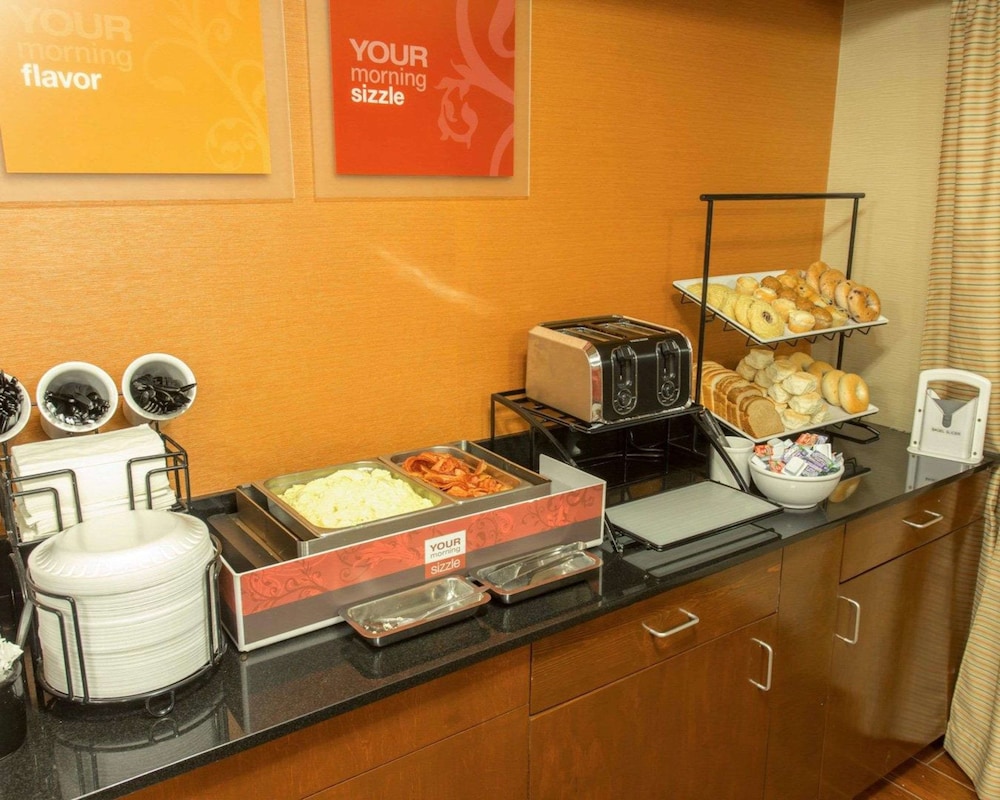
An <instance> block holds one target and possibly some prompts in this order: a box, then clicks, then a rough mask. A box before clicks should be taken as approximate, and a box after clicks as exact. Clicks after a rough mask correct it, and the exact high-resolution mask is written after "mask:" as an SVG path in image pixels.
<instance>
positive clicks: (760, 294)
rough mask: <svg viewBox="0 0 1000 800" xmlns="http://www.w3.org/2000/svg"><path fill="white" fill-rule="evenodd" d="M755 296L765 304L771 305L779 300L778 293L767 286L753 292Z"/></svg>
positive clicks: (759, 287)
mask: <svg viewBox="0 0 1000 800" xmlns="http://www.w3.org/2000/svg"><path fill="white" fill-rule="evenodd" d="M753 296H754V297H756V298H757V299H758V300H763V301H764V302H765V303H771V302H773V301H774V300H776V299H777V297H778V293H777V292H776V291H775V290H774V289H771V288H769V287H767V286H758V287H757V288H756V289H754V290H753Z"/></svg>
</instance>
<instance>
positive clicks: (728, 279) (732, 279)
mask: <svg viewBox="0 0 1000 800" xmlns="http://www.w3.org/2000/svg"><path fill="white" fill-rule="evenodd" d="M783 272H784V270H776V271H771V272H744V273H740V274H739V275H719V276H711V275H710V276H709V278H708V282H709V283H721V284H722V285H723V286H728V287H729V288H730V289H735V288H736V280H737V278H742V277H744V276H746V277H749V278H754V279H756V280H757V281H758V282H759V281H760V280H761V279H763V278H766V277H768V276H769V275H773V276H775V277H777V276H778V275H781V274H783ZM701 280H702V279H701V278H700V277H697V278H687V279H684V280H679V281H674V288H675V289H677V291H679V292H680V293H681V294H683V295H684V296H685V297H687V298H689V299H690V300H693V301H694V302H695V303H698V304H700V303H701V298H700V297H699V296H698V295H697V294H695V293H694V292H693V291H692V290H691V289H690V288H689V287H690V286H691V285H692V284H695V285H697V286H701ZM709 308H710V309H711V310H712V313H713V314H715V316H717V317H719V319H723V320H725V321H726V322H727V323H728V324H729V325H732V326H733V327H734V328H736V329H737V330H739V331H742V332H743V333H745V334H746V335H747V336H748V337H749V338H751V339H753V340H754V341H755V342H760V343H761V344H771V343H778V342H794V341H797V340H799V339H809V338H815V337H817V336H828V337H830V336H832V334H836V333H841V332H843V331H854V330H865V329H868V328H872V327H874V326H876V325H885V324H886V323H887V322H888V321H889V320H888V319H886V318H885V317H883V316H881V315H880V316H879V318H878V319H876V320H875V321H873V322H849V323H847V324H846V325H839V326H837V327H835V328H823V329H822V330H812V331H806V332H805V333H792V332H791V331H789V330H788V328H787V327H786V328H785V335H784V336H777V337H775V338H773V339H765V338H762V337H760V336H758V335H757V334H756V333H754V332H753V331H752V330H750V329H749V328H747V327H745V326H743V325H740V323H738V322H737V321H736V320H735V319H733V318H732V317H729V316H727V315H725V314H723V313H722V312H721V311H719V310H718V309H717V308H713V307H712V306H709ZM865 413H870V412H865Z"/></svg>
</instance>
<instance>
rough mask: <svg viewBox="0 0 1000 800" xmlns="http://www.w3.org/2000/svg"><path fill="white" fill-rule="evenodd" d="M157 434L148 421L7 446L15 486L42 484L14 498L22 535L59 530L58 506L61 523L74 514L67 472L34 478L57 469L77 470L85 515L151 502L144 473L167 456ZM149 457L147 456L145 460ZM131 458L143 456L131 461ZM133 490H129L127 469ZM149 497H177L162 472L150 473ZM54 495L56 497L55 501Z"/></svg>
mask: <svg viewBox="0 0 1000 800" xmlns="http://www.w3.org/2000/svg"><path fill="white" fill-rule="evenodd" d="M164 453H165V447H164V444H163V439H162V438H160V435H159V434H158V433H157V432H156V431H154V430H153V429H152V428H150V427H149V426H148V425H137V426H136V427H134V428H126V429H124V430H118V431H111V432H110V433H98V434H94V435H91V436H78V437H70V438H68V439H48V440H45V441H41V442H29V443H28V444H22V445H17V446H16V447H13V448H11V468H12V471H13V473H14V475H15V476H16V477H17V478H19V480H18V481H17V482H16V484H15V486H14V488H15V489H16V490H17V491H29V490H40V489H44V490H46V491H42V492H39V493H38V494H28V495H24V496H22V497H18V498H17V499H16V500H15V508H14V510H15V514H16V516H17V525H18V530H19V532H20V534H21V538H22V539H23V540H25V541H27V540H29V539H36V538H39V537H41V536H44V535H47V534H49V533H54V532H55V531H58V530H59V524H58V518H57V516H56V506H57V505H58V506H59V510H60V511H61V513H62V523H63V526H69V525H73V524H75V523H77V522H79V521H80V520H79V519H77V514H76V503H75V500H74V491H73V482H72V480H71V478H70V476H69V475H67V474H65V472H63V473H61V474H58V475H53V476H50V477H47V478H32V477H31V476H34V475H42V474H44V473H47V472H52V471H57V470H72V471H73V472H74V473H75V475H76V486H77V492H78V493H79V496H80V505H81V507H82V512H83V519H85V520H90V519H93V518H95V517H101V516H107V515H109V514H118V513H120V512H122V511H127V510H128V508H129V506H130V505H131V504H133V503H134V505H135V506H136V508H149V503H148V502H147V496H146V478H147V476H148V475H149V473H150V471H152V470H163V468H164V467H165V466H166V458H162V459H160V458H153V456H158V455H164ZM147 458H148V460H146V459H147ZM133 459H142V460H139V461H135V462H134V463H132V464H130V463H129V461H130V460H133ZM130 470H131V473H132V490H131V493H130V491H129V471H130ZM149 481H150V499H151V500H152V507H153V508H154V509H160V510H162V509H167V508H170V507H171V506H172V505H173V504H174V503H175V502H176V499H177V498H176V497H175V496H174V492H173V490H172V489H171V487H170V480H169V477H168V476H167V474H166V473H165V472H162V471H160V472H156V473H154V474H153V475H151V476H149ZM56 495H58V503H57V502H56V499H55V498H56Z"/></svg>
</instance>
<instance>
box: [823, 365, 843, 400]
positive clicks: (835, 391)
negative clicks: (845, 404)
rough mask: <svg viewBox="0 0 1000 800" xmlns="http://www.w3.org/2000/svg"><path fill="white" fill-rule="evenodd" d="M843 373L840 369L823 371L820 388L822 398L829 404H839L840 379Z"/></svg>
mask: <svg viewBox="0 0 1000 800" xmlns="http://www.w3.org/2000/svg"><path fill="white" fill-rule="evenodd" d="M845 374H846V373H845V372H844V371H843V370H842V369H831V370H828V371H827V372H825V373H823V377H822V379H821V382H820V389H821V390H822V391H823V399H824V400H826V402H828V403H829V404H830V405H831V406H839V405H840V379H841V378H843V377H844V375H845Z"/></svg>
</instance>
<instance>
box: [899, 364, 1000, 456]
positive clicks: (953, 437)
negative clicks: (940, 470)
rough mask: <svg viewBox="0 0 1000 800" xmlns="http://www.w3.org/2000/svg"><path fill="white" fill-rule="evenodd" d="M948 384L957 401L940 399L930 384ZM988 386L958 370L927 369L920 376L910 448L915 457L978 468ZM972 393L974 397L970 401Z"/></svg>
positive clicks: (981, 449)
mask: <svg viewBox="0 0 1000 800" xmlns="http://www.w3.org/2000/svg"><path fill="white" fill-rule="evenodd" d="M934 382H936V383H945V382H946V383H949V384H952V385H953V387H954V394H955V395H956V397H957V398H967V397H968V398H970V399H949V398H942V397H941V395H939V394H938V392H937V391H935V390H934V389H933V388H931V387H930V386H929V385H928V384H930V383H934ZM991 388H992V384H991V383H990V382H989V381H988V380H987V379H986V378H984V377H983V376H982V375H977V374H976V373H975V372H968V371H966V370H962V369H927V370H924V371H923V372H921V373H920V383H919V384H918V386H917V405H916V409H915V410H914V412H913V428H912V432H911V434H910V446H909V447H907V448H906V449H907V450H908V451H909V452H911V453H915V454H917V455H923V456H933V457H935V458H944V459H947V460H950V461H961V462H963V463H965V464H978V463H979V462H980V461H982V460H983V441H984V440H985V438H986V418H987V416H988V415H989V410H990V391H991ZM973 393H976V396H974V397H971V395H972V394H973Z"/></svg>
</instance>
